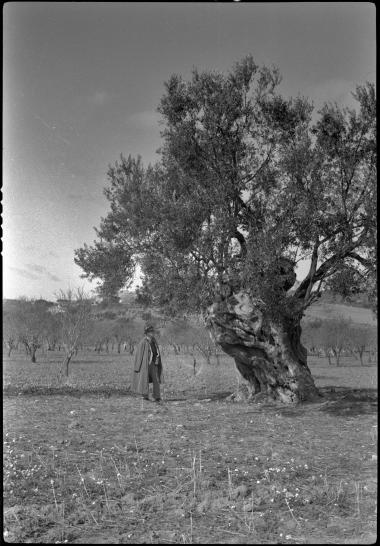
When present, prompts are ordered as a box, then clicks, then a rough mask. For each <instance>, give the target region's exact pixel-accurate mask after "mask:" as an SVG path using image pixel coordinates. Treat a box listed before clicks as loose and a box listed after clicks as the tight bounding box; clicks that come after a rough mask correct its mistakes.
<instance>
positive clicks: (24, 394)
mask: <svg viewBox="0 0 380 546" xmlns="http://www.w3.org/2000/svg"><path fill="white" fill-rule="evenodd" d="M48 355H49V356H47V355H45V356H40V362H39V363H36V364H32V363H31V362H29V361H27V360H26V358H25V356H24V355H21V354H15V355H12V357H11V358H10V359H8V358H5V360H4V363H3V389H4V397H3V409H4V418H3V420H4V421H3V428H4V440H5V441H4V538H5V540H6V541H7V542H10V543H12V542H22V543H25V542H32V543H33V542H40V543H71V544H79V543H87V544H96V543H103V544H104V543H113V544H128V543H130V544H133V543H155V544H186V543H188V544H191V543H194V544H196V543H203V544H205V543H206V544H207V543H220V544H229V543H231V544H269V543H282V544H284V543H285V544H308V543H314V544H315V543H320V544H334V543H335V544H337V543H339V544H342V543H346V544H350V543H351V544H352V543H362V544H369V543H373V542H374V541H375V540H376V500H377V476H376V469H377V367H375V366H365V367H360V366H358V365H357V362H354V361H352V362H351V361H350V360H347V361H345V362H346V364H351V365H349V366H345V367H341V368H336V367H329V366H327V361H325V360H324V359H318V358H312V359H310V367H311V370H312V373H313V375H314V377H315V380H316V383H317V385H318V386H319V387H320V388H321V392H322V394H323V397H321V400H320V401H319V402H318V403H313V404H305V405H300V406H296V407H285V406H283V405H277V404H275V403H272V404H270V403H257V404H249V405H244V404H240V403H231V402H227V401H226V400H225V397H226V395H227V394H229V393H230V392H232V390H234V389H235V388H236V386H237V384H238V382H239V381H240V379H239V377H238V375H237V373H236V372H235V369H234V365H233V362H232V360H231V359H229V358H227V357H223V358H221V362H220V365H219V366H216V365H215V364H214V365H212V366H207V365H205V364H203V365H202V364H201V362H202V361H201V359H200V358H199V359H198V364H197V368H196V370H195V374H194V369H193V365H192V359H191V357H190V356H188V355H182V356H180V357H178V356H177V357H175V356H174V355H173V354H166V355H164V366H165V385H164V388H163V394H164V402H163V403H162V404H154V403H152V402H146V401H142V400H141V399H139V398H136V397H133V396H131V395H130V393H129V390H128V385H129V381H130V371H131V366H132V360H131V357H130V356H126V355H125V354H122V355H117V354H115V353H114V354H109V355H104V354H101V355H98V354H96V353H87V354H83V355H81V354H79V355H78V357H77V359H76V361H74V362H73V363H72V366H71V375H70V378H69V381H68V382H67V384H66V385H62V384H60V383H59V381H58V369H59V363H60V355H59V354H58V353H54V354H52V353H48ZM353 364H355V365H353Z"/></svg>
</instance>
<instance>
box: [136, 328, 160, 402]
mask: <svg viewBox="0 0 380 546" xmlns="http://www.w3.org/2000/svg"><path fill="white" fill-rule="evenodd" d="M151 360H152V349H151V348H150V341H149V339H148V338H147V337H144V338H143V339H142V340H141V341H140V343H139V344H138V346H137V348H136V353H135V362H134V367H133V377H132V386H131V390H132V392H135V393H137V394H142V395H143V396H148V393H149V364H150V362H151ZM151 365H152V366H156V364H151ZM157 371H158V374H157V375H158V381H159V382H160V383H161V374H162V363H161V356H160V355H158V364H157Z"/></svg>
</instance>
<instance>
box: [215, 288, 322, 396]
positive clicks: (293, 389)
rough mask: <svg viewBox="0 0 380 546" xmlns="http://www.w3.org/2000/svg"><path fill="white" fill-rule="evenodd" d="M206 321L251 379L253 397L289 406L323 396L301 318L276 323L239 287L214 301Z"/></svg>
mask: <svg viewBox="0 0 380 546" xmlns="http://www.w3.org/2000/svg"><path fill="white" fill-rule="evenodd" d="M206 324H207V327H208V328H209V330H210V332H211V335H212V337H213V338H214V340H215V341H216V343H218V344H219V345H220V347H221V348H222V349H223V350H224V351H225V352H226V353H227V354H228V355H230V356H232V357H233V358H234V359H235V363H236V366H237V369H238V370H239V372H240V373H241V375H242V376H243V377H244V378H245V379H246V380H247V381H248V382H249V385H250V391H251V392H250V397H254V396H255V395H257V394H259V393H263V394H265V395H268V396H270V397H272V398H274V399H279V400H281V401H282V402H284V403H287V404H290V403H296V402H301V401H306V400H314V399H316V398H317V397H318V396H319V394H318V390H317V388H316V386H315V384H314V380H313V378H312V376H311V373H310V370H309V368H308V366H307V363H306V361H307V351H306V349H305V348H304V347H303V346H302V344H301V340H300V337H301V327H300V324H299V322H298V323H297V322H296V323H294V322H293V323H289V324H286V323H285V322H284V323H281V322H280V321H274V320H273V319H272V318H271V317H270V315H269V313H268V310H267V309H266V306H265V304H264V302H263V301H262V300H260V299H258V298H251V297H250V296H249V295H248V294H247V293H245V292H243V291H241V292H238V293H236V294H232V295H230V296H228V297H226V298H225V299H222V300H221V301H219V302H217V303H214V304H213V305H212V306H211V307H210V308H209V310H208V314H207V317H206Z"/></svg>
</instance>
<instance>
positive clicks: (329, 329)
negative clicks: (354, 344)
mask: <svg viewBox="0 0 380 546" xmlns="http://www.w3.org/2000/svg"><path fill="white" fill-rule="evenodd" d="M352 331H353V327H352V320H350V319H347V318H345V317H343V316H342V315H340V316H339V317H337V318H334V319H329V320H325V321H324V322H323V324H322V326H321V338H322V344H323V347H324V349H325V351H326V355H327V358H328V360H329V364H331V355H332V356H334V358H335V362H336V365H337V366H339V365H340V363H341V356H342V354H343V352H344V350H346V349H349V347H350V343H351V339H352Z"/></svg>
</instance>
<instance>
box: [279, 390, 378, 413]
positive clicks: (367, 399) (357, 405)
mask: <svg viewBox="0 0 380 546" xmlns="http://www.w3.org/2000/svg"><path fill="white" fill-rule="evenodd" d="M318 390H319V392H320V394H321V397H320V398H319V399H318V400H317V401H314V402H305V403H303V404H298V405H296V406H277V407H276V410H275V411H276V412H277V413H280V414H281V415H283V416H285V417H297V416H300V415H303V414H306V413H309V412H310V411H320V412H324V413H329V414H330V415H335V416H336V417H356V416H358V415H374V414H377V389H369V388H366V389H355V388H347V387H335V386H326V387H320V388H319V389H318Z"/></svg>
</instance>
